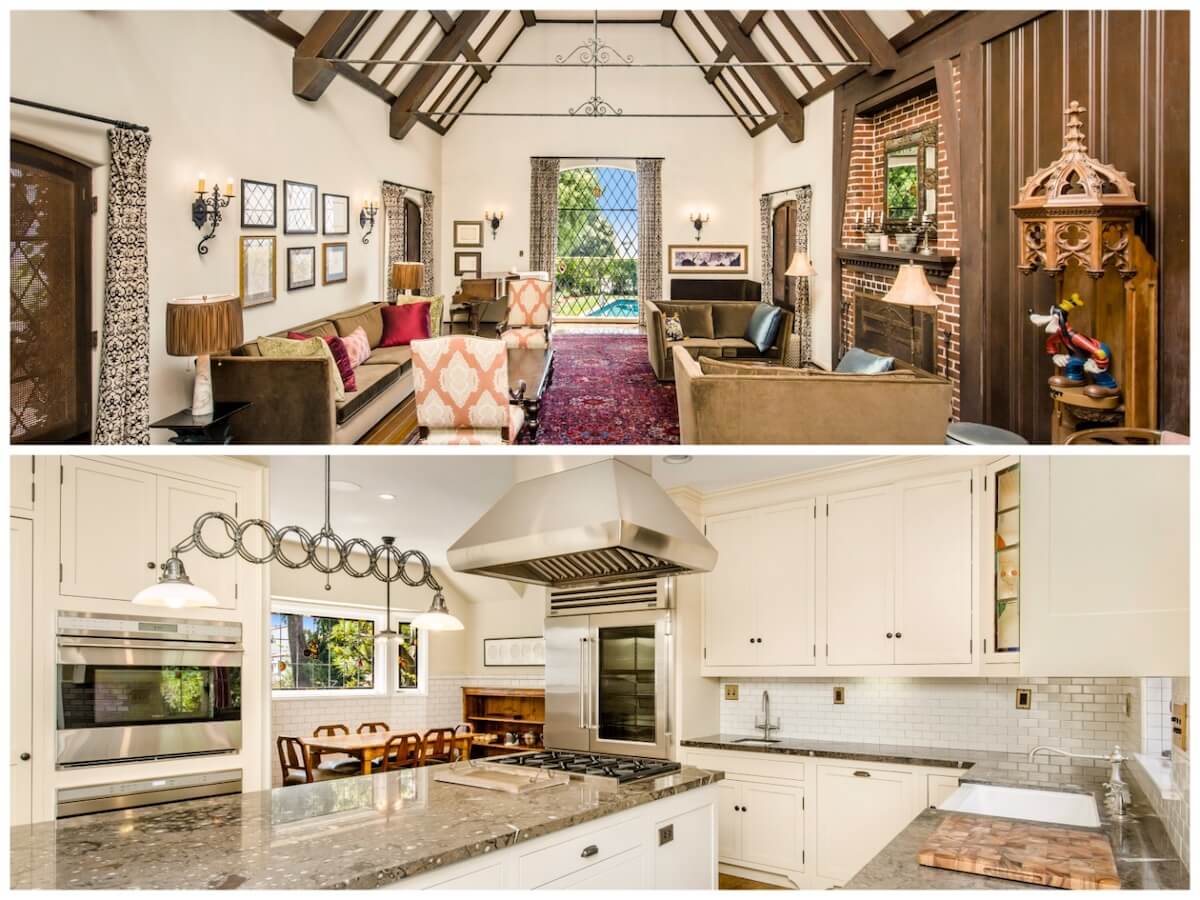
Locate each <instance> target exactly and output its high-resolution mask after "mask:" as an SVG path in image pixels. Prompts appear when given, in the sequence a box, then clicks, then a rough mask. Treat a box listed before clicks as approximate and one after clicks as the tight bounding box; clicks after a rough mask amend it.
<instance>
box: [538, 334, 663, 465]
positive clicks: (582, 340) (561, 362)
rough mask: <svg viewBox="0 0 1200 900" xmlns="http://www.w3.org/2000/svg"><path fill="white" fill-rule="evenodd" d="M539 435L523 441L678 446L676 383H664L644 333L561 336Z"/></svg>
mask: <svg viewBox="0 0 1200 900" xmlns="http://www.w3.org/2000/svg"><path fill="white" fill-rule="evenodd" d="M553 341H554V376H553V378H552V379H551V381H550V387H549V388H548V389H547V390H546V394H545V397H543V399H542V408H541V414H540V416H539V417H538V418H539V420H540V425H539V427H538V433H537V439H536V440H532V441H531V440H530V439H529V436H528V434H525V433H523V434H522V436H521V438H520V440H519V443H522V444H539V445H540V444H678V443H679V411H678V409H677V407H676V405H675V385H674V384H673V383H671V382H667V383H665V384H660V383H659V381H658V380H657V379H656V378H655V377H654V370H653V369H651V368H650V360H649V358H648V357H647V355H646V337H645V335H639V334H560V335H555V336H554V338H553Z"/></svg>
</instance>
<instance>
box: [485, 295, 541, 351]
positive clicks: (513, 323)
mask: <svg viewBox="0 0 1200 900" xmlns="http://www.w3.org/2000/svg"><path fill="white" fill-rule="evenodd" d="M552 293H553V285H552V284H551V282H549V281H543V280H542V279H540V278H518V279H516V280H514V281H510V282H509V283H508V312H507V314H506V316H505V319H504V321H503V322H501V323H500V324H499V325H498V326H496V331H497V333H498V334H499V336H500V340H502V341H503V342H504V346H505V347H508V348H509V349H513V350H515V349H528V350H544V349H545V348H547V347H549V346H550V319H551V310H552V304H551V295H552Z"/></svg>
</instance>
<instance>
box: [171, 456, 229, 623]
mask: <svg viewBox="0 0 1200 900" xmlns="http://www.w3.org/2000/svg"><path fill="white" fill-rule="evenodd" d="M157 482H158V484H157V494H158V513H157V522H158V545H157V546H158V550H157V553H156V556H157V558H158V559H159V561H160V562H161V561H162V560H165V559H166V558H167V557H168V556H170V555H171V547H172V546H174V545H175V544H178V543H179V542H180V541H182V540H184V539H185V538H187V536H188V535H189V534H191V533H192V525H193V524H194V523H195V521H196V519H197V518H199V517H200V516H201V515H203V514H204V513H206V512H223V513H226V514H228V515H230V516H233V517H234V519H236V518H237V494H236V493H235V492H234V491H232V490H228V489H225V488H217V487H209V486H207V485H201V484H194V483H192V482H190V481H183V480H181V479H175V478H168V477H159V478H158V479H157ZM202 537H203V538H204V540H205V543H207V544H208V545H209V546H211V547H212V548H213V549H215V550H219V551H223V550H226V549H228V548H229V547H230V545H231V538H230V537H229V536H228V535H227V534H226V533H225V527H224V526H223V525H222V524H221V523H220V522H218V521H210V522H209V523H208V524H207V525H206V526H205V528H204V531H203V532H202ZM180 559H181V560H182V561H183V567H184V568H185V569H187V573H188V577H189V578H190V579H191V580H192V584H194V585H197V586H198V587H202V588H204V590H206V591H208V592H209V593H210V594H212V595H213V596H214V597H215V598H216V599H217V605H218V606H219V607H221V608H222V609H236V608H237V601H238V596H237V595H238V586H237V584H238V580H237V576H238V568H239V566H240V565H241V563H240V561H239V560H238V557H237V556H236V555H235V556H233V557H231V558H229V559H212V558H211V557H208V556H205V555H204V554H203V553H201V552H200V551H199V550H189V551H187V552H185V553H183V554H182V555H181V556H180Z"/></svg>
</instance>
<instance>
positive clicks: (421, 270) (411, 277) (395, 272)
mask: <svg viewBox="0 0 1200 900" xmlns="http://www.w3.org/2000/svg"><path fill="white" fill-rule="evenodd" d="M424 277H425V266H423V265H422V264H421V263H415V262H401V263H392V288H393V289H394V290H397V291H419V290H420V289H421V283H422V279H423V278H424Z"/></svg>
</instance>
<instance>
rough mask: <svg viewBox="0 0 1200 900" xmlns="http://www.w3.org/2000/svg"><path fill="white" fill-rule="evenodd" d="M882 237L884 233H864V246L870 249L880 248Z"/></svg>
mask: <svg viewBox="0 0 1200 900" xmlns="http://www.w3.org/2000/svg"><path fill="white" fill-rule="evenodd" d="M880 237H882V235H878V234H864V235H863V246H864V247H866V248H867V249H868V250H878V249H879V239H880Z"/></svg>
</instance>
